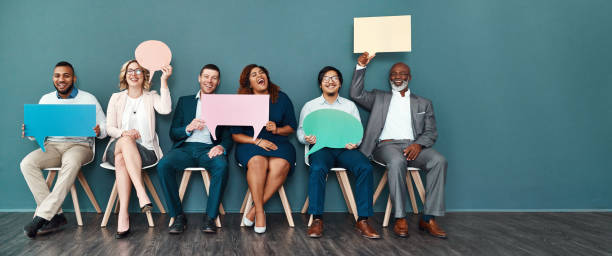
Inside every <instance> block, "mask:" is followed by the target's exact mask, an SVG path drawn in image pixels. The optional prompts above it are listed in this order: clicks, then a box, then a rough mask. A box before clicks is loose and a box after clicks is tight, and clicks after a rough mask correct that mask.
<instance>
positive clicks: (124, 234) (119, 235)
mask: <svg viewBox="0 0 612 256" xmlns="http://www.w3.org/2000/svg"><path fill="white" fill-rule="evenodd" d="M129 234H130V228H128V229H127V230H126V231H123V232H117V234H115V239H123V238H125V237H127V236H128V235H129Z"/></svg>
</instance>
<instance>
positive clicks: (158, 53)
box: [134, 40, 172, 82]
mask: <svg viewBox="0 0 612 256" xmlns="http://www.w3.org/2000/svg"><path fill="white" fill-rule="evenodd" d="M134 56H136V61H138V64H140V66H142V67H144V68H146V69H148V70H149V71H150V72H151V76H149V82H151V79H153V75H155V71H158V70H161V69H162V67H164V66H166V65H169V64H170V61H171V60H172V52H170V48H169V47H168V46H167V45H166V44H164V42H162V41H157V40H149V41H144V42H142V43H140V44H139V45H138V47H136V50H135V51H134Z"/></svg>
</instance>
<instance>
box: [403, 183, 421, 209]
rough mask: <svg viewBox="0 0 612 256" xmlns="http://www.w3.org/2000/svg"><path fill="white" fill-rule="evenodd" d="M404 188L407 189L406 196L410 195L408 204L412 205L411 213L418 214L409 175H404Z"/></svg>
mask: <svg viewBox="0 0 612 256" xmlns="http://www.w3.org/2000/svg"><path fill="white" fill-rule="evenodd" d="M406 187H407V188H408V195H410V203H411V204H412V212H414V214H419V208H418V207H417V204H416V198H414V189H413V188H412V179H411V178H410V173H408V175H406Z"/></svg>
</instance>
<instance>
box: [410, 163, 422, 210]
mask: <svg viewBox="0 0 612 256" xmlns="http://www.w3.org/2000/svg"><path fill="white" fill-rule="evenodd" d="M410 173H411V174H412V178H413V179H414V184H415V185H416V187H417V191H419V196H420V197H421V202H423V204H424V203H425V187H424V186H423V180H421V174H419V171H417V170H414V171H411V172H410Z"/></svg>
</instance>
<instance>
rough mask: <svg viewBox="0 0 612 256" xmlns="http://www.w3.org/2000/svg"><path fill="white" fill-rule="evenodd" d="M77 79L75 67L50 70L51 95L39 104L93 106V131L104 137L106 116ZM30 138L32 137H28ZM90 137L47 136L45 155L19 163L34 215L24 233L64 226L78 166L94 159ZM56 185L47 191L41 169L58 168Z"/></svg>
mask: <svg viewBox="0 0 612 256" xmlns="http://www.w3.org/2000/svg"><path fill="white" fill-rule="evenodd" d="M75 82H76V76H75V74H74V68H73V67H72V65H71V64H70V63H68V62H65V61H61V62H59V63H57V64H56V65H55V69H54V70H53V85H54V86H55V90H56V91H54V92H50V93H47V94H45V95H43V96H42V97H41V98H40V101H39V102H38V104H92V105H96V126H95V127H93V128H92V129H93V130H94V131H95V132H96V136H97V138H98V139H103V138H104V137H106V128H105V127H106V116H105V115H104V111H102V107H100V103H98V100H97V99H96V97H94V96H93V95H91V94H90V93H88V92H86V91H83V90H78V89H77V88H76V87H75V86H74V83H75ZM21 129H22V132H21V136H22V137H23V136H24V135H25V129H27V127H25V125H22V126H21ZM30 139H31V138H30ZM94 139H95V138H91V137H47V139H46V141H45V149H46V152H43V151H42V150H41V149H40V148H39V149H36V150H34V151H32V152H31V153H29V154H28V155H27V156H26V157H25V158H23V160H22V161H21V165H20V166H21V172H22V173H23V177H24V178H25V180H26V183H27V184H28V187H29V188H30V191H32V194H33V195H34V200H35V201H36V212H35V216H34V219H32V221H31V222H30V223H28V224H27V225H26V226H25V227H24V232H25V234H26V235H27V236H28V237H30V238H34V237H35V236H36V235H37V234H38V235H42V234H47V233H51V232H54V231H56V230H58V229H59V228H60V227H61V226H63V225H65V224H66V223H67V221H66V217H64V214H63V213H62V210H61V208H60V207H61V206H62V203H63V202H64V199H65V198H66V194H67V193H68V190H69V189H70V187H71V186H72V184H73V183H74V180H75V178H76V177H77V174H78V172H79V170H80V169H81V165H83V164H85V163H87V162H89V161H90V160H91V159H92V158H93V150H92V147H93V145H94ZM60 166H61V168H62V169H61V170H60V171H59V172H58V177H57V182H56V183H55V186H54V187H53V190H52V191H49V187H47V183H46V181H45V178H44V177H43V174H42V170H43V169H46V168H52V167H60Z"/></svg>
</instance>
